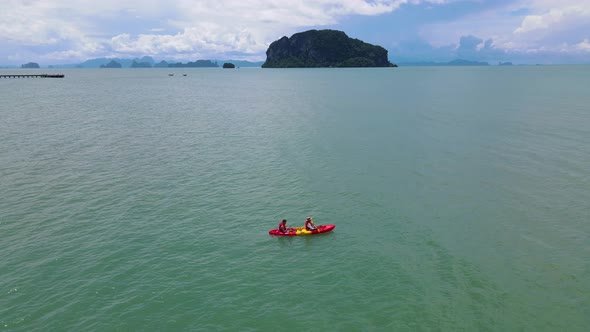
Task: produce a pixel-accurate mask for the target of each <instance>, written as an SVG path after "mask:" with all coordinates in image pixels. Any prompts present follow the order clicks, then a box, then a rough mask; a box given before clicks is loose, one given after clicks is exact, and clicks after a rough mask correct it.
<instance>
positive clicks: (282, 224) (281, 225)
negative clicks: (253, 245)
mask: <svg viewBox="0 0 590 332" xmlns="http://www.w3.org/2000/svg"><path fill="white" fill-rule="evenodd" d="M279 232H281V233H287V232H289V229H288V228H287V219H283V220H282V221H281V222H280V223H279Z"/></svg>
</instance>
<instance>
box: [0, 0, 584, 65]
mask: <svg viewBox="0 0 590 332" xmlns="http://www.w3.org/2000/svg"><path fill="white" fill-rule="evenodd" d="M412 8H413V9H415V10H420V11H421V13H423V14H424V15H423V17H429V18H430V21H427V20H418V21H416V22H409V23H408V22H405V23H404V24H405V25H406V26H404V29H405V30H408V31H410V30H411V31H410V32H411V33H409V34H408V35H407V36H400V34H398V33H396V31H397V30H399V29H400V26H399V25H397V26H396V22H395V20H394V19H393V17H394V15H395V14H396V13H397V14H399V15H402V13H403V14H405V13H406V12H409V11H410V9H412ZM449 8H457V9H463V8H467V9H466V10H464V11H462V12H461V13H463V14H462V15H455V16H453V17H452V18H451V19H448V18H445V16H444V15H443V14H442V13H445V12H448V11H449V10H448V9H449ZM437 13H441V15H437ZM390 16H391V17H392V20H391V22H390V21H388V20H387V18H388V17H390ZM402 16H403V15H402ZM354 17H366V18H369V19H372V18H374V17H382V18H385V20H382V21H381V22H383V23H382V26H379V27H376V28H375V29H377V30H378V31H374V32H373V35H374V34H377V33H378V34H380V38H379V39H380V40H386V41H387V42H386V43H385V44H383V46H385V47H386V48H388V49H389V50H390V57H391V58H392V60H394V61H396V59H397V58H402V59H403V58H405V57H406V58H409V57H414V60H420V59H424V60H429V59H430V60H436V59H438V60H444V59H446V58H449V57H465V58H470V59H474V60H476V59H484V60H485V59H497V60H510V59H505V57H506V55H508V56H507V57H508V58H511V59H514V58H515V57H516V58H518V57H520V58H522V59H523V61H524V60H526V59H528V60H527V61H529V62H530V61H537V60H538V59H541V60H543V56H547V57H548V58H547V59H554V60H555V61H560V60H559V59H566V60H567V61H573V62H584V61H585V59H587V58H588V56H590V47H589V42H588V41H589V40H590V2H589V1H588V0H561V1H552V0H551V1H549V0H498V1H491V0H490V1H487V0H477V1H475V0H341V1H336V0H313V1H312V0H299V1H279V0H244V1H239V2H238V1H233V0H232V1H228V0H217V1H212V0H202V1H194V0H168V1H163V0H143V1H137V0H132V1H124V2H121V1H115V0H103V1H100V2H95V1H94V0H78V1H73V0H53V1H45V0H5V4H4V6H3V15H0V45H1V46H2V47H1V48H0V64H11V63H14V64H20V63H23V61H38V62H45V63H73V62H80V61H83V60H85V59H88V58H94V57H135V56H143V55H150V56H153V57H155V58H158V59H170V60H195V59H223V58H229V57H232V58H236V59H249V60H264V56H265V55H264V52H265V51H266V48H267V47H268V45H269V44H270V43H271V42H272V41H274V40H276V39H278V38H280V37H281V36H284V35H287V36H290V35H291V34H293V33H295V32H298V31H303V30H307V29H310V28H324V27H329V28H336V29H341V30H344V31H345V32H347V33H348V34H349V35H351V36H354V37H357V38H361V37H362V33H359V34H360V36H359V35H357V28H356V27H354V26H352V25H351V26H349V25H348V24H349V22H350V20H351V18H354ZM395 17H400V16H395ZM369 35H370V34H369ZM367 41H368V42H371V40H370V39H369V40H367ZM527 56H528V58H527ZM551 61H553V60H551Z"/></svg>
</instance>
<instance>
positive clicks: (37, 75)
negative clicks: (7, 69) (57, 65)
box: [0, 74, 64, 78]
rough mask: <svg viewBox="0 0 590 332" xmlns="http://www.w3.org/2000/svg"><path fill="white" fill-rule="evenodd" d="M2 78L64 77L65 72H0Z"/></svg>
mask: <svg viewBox="0 0 590 332" xmlns="http://www.w3.org/2000/svg"><path fill="white" fill-rule="evenodd" d="M0 78H64V74H29V75H16V74H0Z"/></svg>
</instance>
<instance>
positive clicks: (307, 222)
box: [305, 217, 318, 231]
mask: <svg viewBox="0 0 590 332" xmlns="http://www.w3.org/2000/svg"><path fill="white" fill-rule="evenodd" d="M305 229H306V230H308V231H315V230H316V229H318V228H317V227H315V225H314V224H313V220H311V217H307V219H305Z"/></svg>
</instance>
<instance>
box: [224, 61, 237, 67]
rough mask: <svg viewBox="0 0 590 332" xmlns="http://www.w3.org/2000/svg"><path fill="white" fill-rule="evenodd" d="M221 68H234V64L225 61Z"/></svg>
mask: <svg viewBox="0 0 590 332" xmlns="http://www.w3.org/2000/svg"><path fill="white" fill-rule="evenodd" d="M223 68H236V65H234V64H233V63H231V62H226V63H224V64H223Z"/></svg>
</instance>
